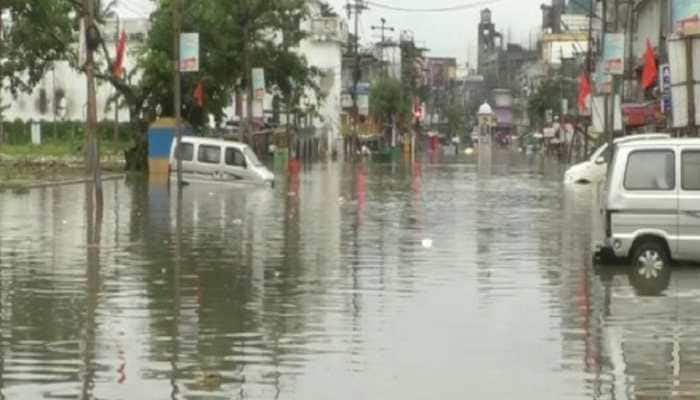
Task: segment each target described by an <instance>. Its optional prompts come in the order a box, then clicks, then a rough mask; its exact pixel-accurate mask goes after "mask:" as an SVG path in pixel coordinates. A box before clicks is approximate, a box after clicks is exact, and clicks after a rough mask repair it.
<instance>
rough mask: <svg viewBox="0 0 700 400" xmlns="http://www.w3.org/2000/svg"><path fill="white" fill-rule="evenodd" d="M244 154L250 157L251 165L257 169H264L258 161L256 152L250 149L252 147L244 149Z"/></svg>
mask: <svg viewBox="0 0 700 400" xmlns="http://www.w3.org/2000/svg"><path fill="white" fill-rule="evenodd" d="M243 152H244V153H245V155H246V156H247V157H248V160H250V162H251V164H253V165H255V166H256V167H262V165H263V164H262V163H261V162H260V160H259V159H258V156H256V155H255V152H254V151H253V150H251V149H250V147H245V148H244V149H243Z"/></svg>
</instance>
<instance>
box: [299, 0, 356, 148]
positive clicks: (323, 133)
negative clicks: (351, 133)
mask: <svg viewBox="0 0 700 400" xmlns="http://www.w3.org/2000/svg"><path fill="white" fill-rule="evenodd" d="M308 3H309V7H310V10H311V18H310V19H309V20H307V21H304V22H303V23H302V29H303V30H305V31H306V32H309V34H310V35H309V37H308V38H307V39H305V40H304V41H302V42H301V44H300V45H299V52H300V53H301V54H303V55H304V56H305V57H306V60H307V61H308V63H309V65H310V66H312V67H316V68H318V69H319V70H321V72H322V73H323V77H322V78H321V79H320V82H319V86H320V88H321V92H322V95H323V96H324V100H323V101H322V103H321V105H320V107H319V118H315V119H314V121H313V125H314V127H315V128H316V131H317V135H318V136H320V138H321V140H322V141H324V142H325V143H326V146H327V147H326V148H327V149H329V150H332V149H338V148H339V147H338V146H340V141H341V134H340V125H341V124H340V114H341V112H342V107H341V102H340V96H341V91H342V79H341V77H342V60H343V46H344V45H345V43H346V42H347V38H348V26H347V23H346V21H345V19H343V18H342V17H340V16H323V15H321V2H320V1H319V0H309V1H308ZM309 97H310V98H311V100H315V99H313V97H314V95H313V93H309Z"/></svg>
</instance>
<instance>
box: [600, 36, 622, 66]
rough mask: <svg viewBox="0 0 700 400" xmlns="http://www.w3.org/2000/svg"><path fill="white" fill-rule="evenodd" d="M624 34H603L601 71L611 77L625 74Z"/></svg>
mask: <svg viewBox="0 0 700 400" xmlns="http://www.w3.org/2000/svg"><path fill="white" fill-rule="evenodd" d="M624 60H625V34H624V33H607V34H605V45H604V48H603V71H604V72H606V73H608V74H611V75H622V74H623V73H624V72H625V61H624Z"/></svg>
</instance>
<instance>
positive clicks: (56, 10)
mask: <svg viewBox="0 0 700 400" xmlns="http://www.w3.org/2000/svg"><path fill="white" fill-rule="evenodd" d="M0 7H1V8H0V12H2V11H4V12H5V13H7V15H8V16H9V18H10V20H11V23H10V24H7V25H5V26H3V31H4V39H3V40H1V41H0V54H2V59H3V60H2V62H0V82H3V84H4V85H7V86H6V88H7V89H9V90H10V91H11V92H12V93H13V94H16V93H18V92H20V91H25V92H26V91H31V90H32V89H33V88H34V86H35V85H36V84H37V83H38V82H39V81H40V80H41V78H43V77H44V74H45V73H46V72H47V71H48V70H49V69H50V67H51V65H52V64H53V62H54V61H58V60H63V59H65V58H66V54H67V53H68V52H69V51H70V47H69V44H70V43H72V42H73V37H74V32H73V29H72V27H73V23H72V21H73V20H72V18H71V16H72V15H73V14H74V13H73V6H72V5H71V4H70V2H68V1H65V0H32V1H31V2H29V1H26V0H5V1H3V2H2V3H0Z"/></svg>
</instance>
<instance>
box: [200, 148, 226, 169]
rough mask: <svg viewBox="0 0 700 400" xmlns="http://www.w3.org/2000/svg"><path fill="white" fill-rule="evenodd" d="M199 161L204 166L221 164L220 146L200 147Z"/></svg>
mask: <svg viewBox="0 0 700 400" xmlns="http://www.w3.org/2000/svg"><path fill="white" fill-rule="evenodd" d="M197 159H198V160H199V162H201V163H204V164H219V163H220V162H221V148H220V147H219V146H204V145H202V146H199V152H198V153H197Z"/></svg>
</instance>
